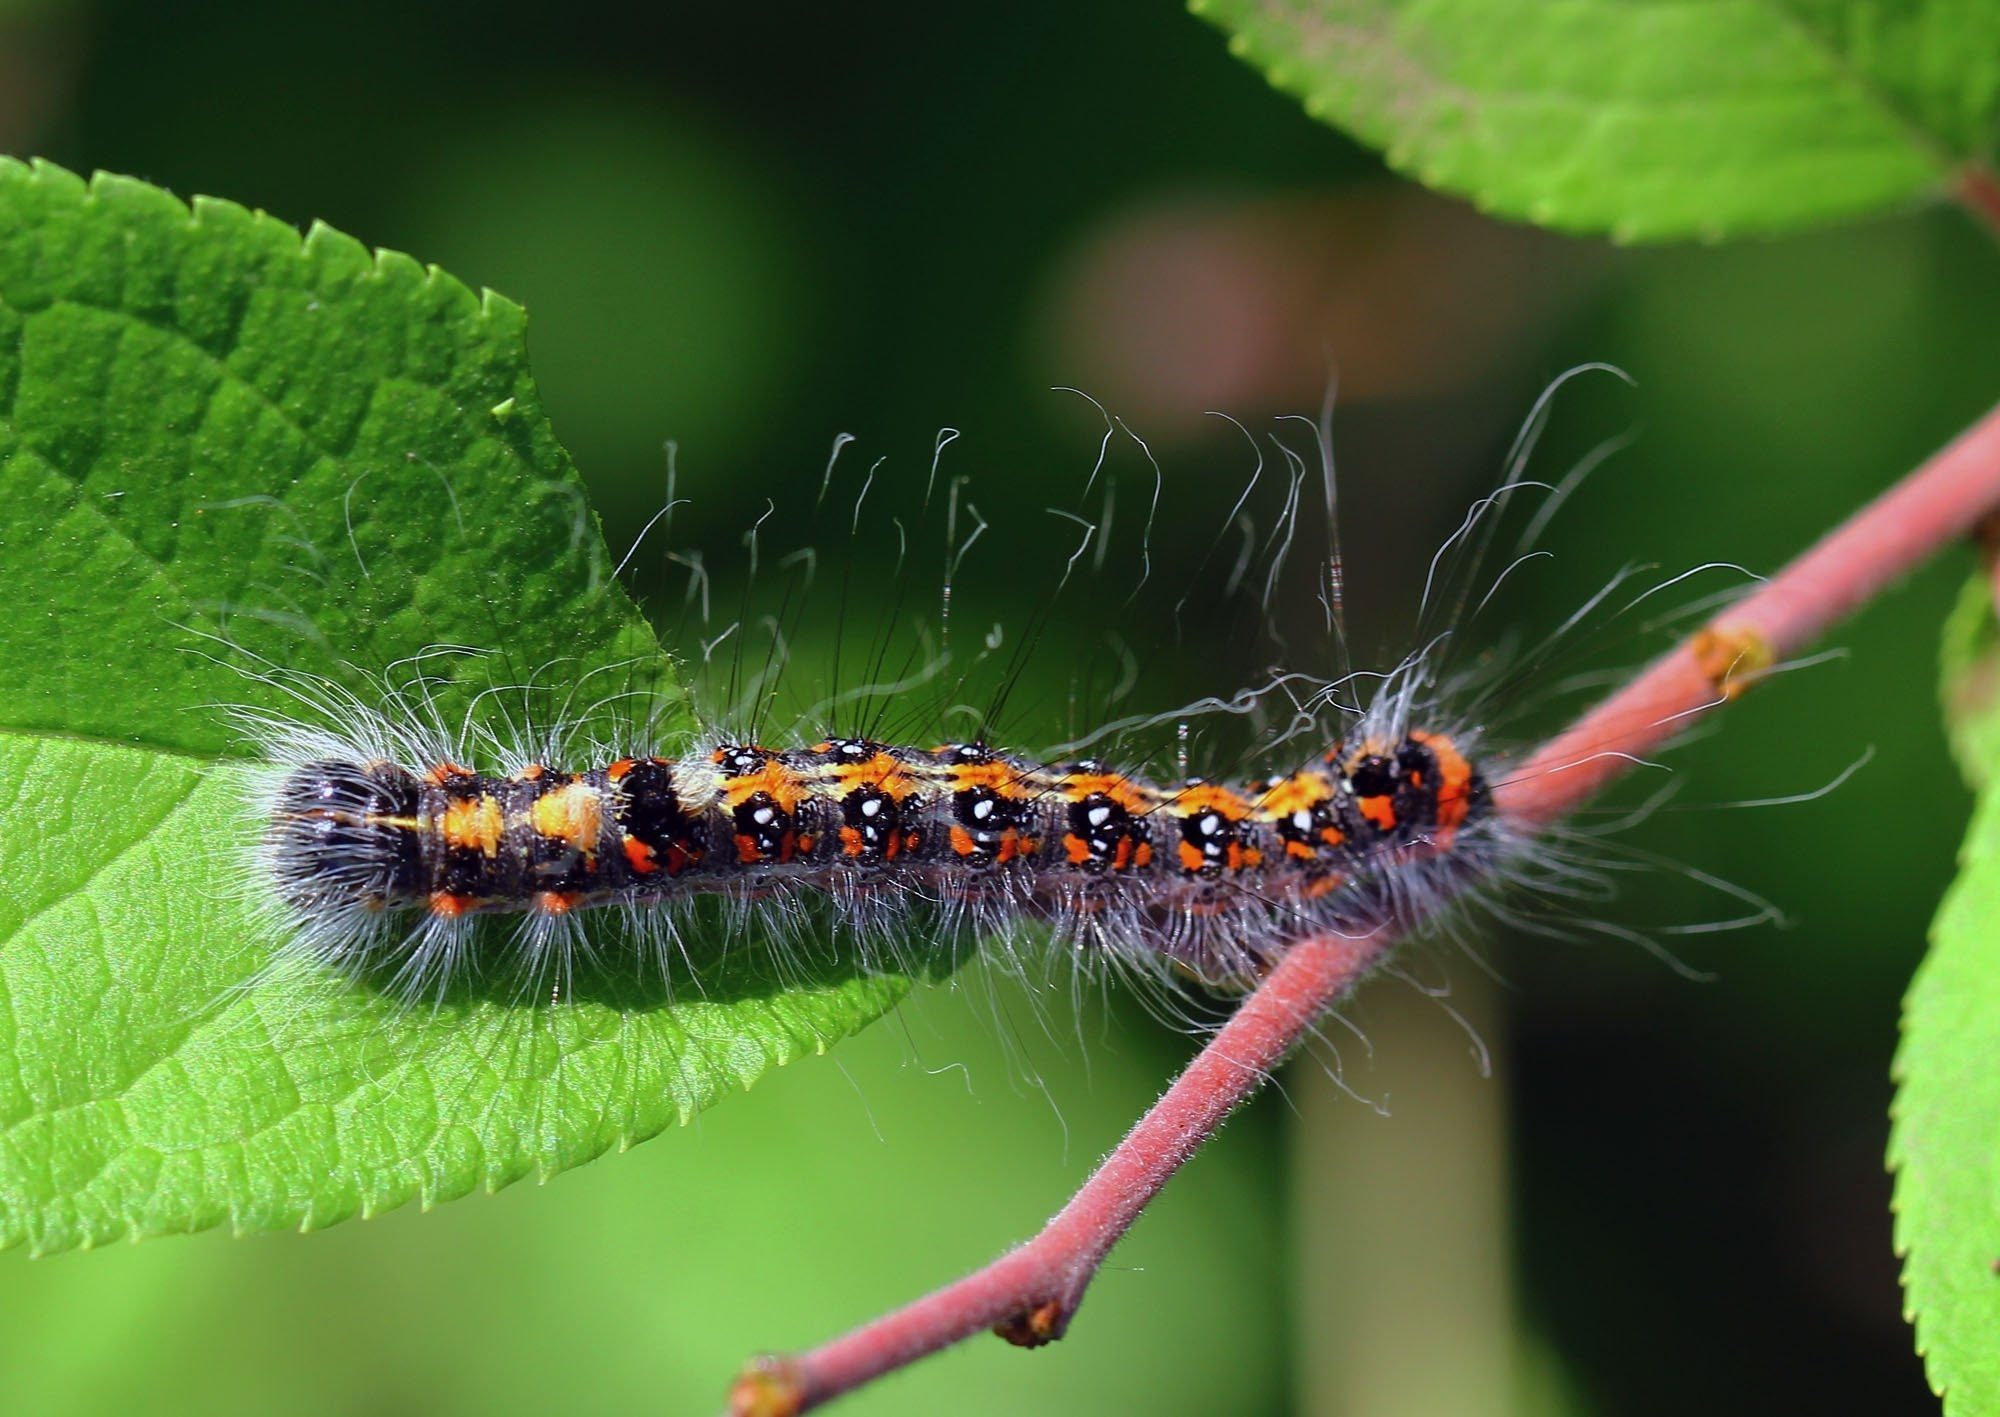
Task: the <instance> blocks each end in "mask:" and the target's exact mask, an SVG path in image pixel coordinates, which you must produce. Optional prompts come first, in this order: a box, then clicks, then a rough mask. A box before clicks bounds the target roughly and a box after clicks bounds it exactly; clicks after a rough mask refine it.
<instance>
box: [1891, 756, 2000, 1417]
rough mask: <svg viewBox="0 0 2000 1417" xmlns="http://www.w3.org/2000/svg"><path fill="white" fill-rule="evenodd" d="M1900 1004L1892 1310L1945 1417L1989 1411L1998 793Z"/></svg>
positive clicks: (1993, 1365)
mask: <svg viewBox="0 0 2000 1417" xmlns="http://www.w3.org/2000/svg"><path fill="white" fill-rule="evenodd" d="M1961 863H1962V864H1961V869H1960V872H1959V876H1958V880H1957V881H1956V882H1955V883H1954V884H1953V886H1952V888H1951V892H1950V894H1949V895H1947V896H1946V897H1945V902H1944V906H1943V908H1942V909H1941V910H1940V911H1939V913H1938V918H1937V924H1936V926H1935V927H1934V929H1933V931H1932V942H1931V949H1930V953H1929V954H1928V955H1927V956H1925V959H1924V962H1923V965H1922V967H1921V968H1919V969H1918V971H1917V977H1916V979H1915V980H1914V981H1913V982H1912V984H1911V985H1910V993H1909V997H1908V998H1907V999H1906V1000H1905V1001H1904V1004H1903V1042H1902V1046H1901V1047H1900V1048H1899V1049H1898V1050H1897V1054H1896V1068H1895V1074H1896V1080H1897V1087H1896V1101H1895V1105H1894V1107H1893V1109H1892V1112H1891V1115H1892V1117H1893V1120H1894V1126H1893V1128H1892V1130H1891V1133H1890V1139H1889V1162H1890V1165H1891V1166H1893V1167H1894V1168H1895V1171H1896V1192H1895V1210H1896V1249H1897V1252H1898V1253H1899V1254H1901V1255H1902V1257H1903V1289H1904V1310H1905V1312H1906V1314H1907V1315H1908V1317H1909V1318H1910V1320H1911V1322H1912V1323H1914V1324H1915V1325H1916V1331H1917V1335H1916V1336H1917V1351H1918V1352H1919V1353H1921V1354H1923V1355H1924V1366H1925V1369H1926V1370H1927V1371H1928V1373H1929V1375H1930V1380H1931V1386H1932V1387H1933V1388H1934V1389H1935V1390H1936V1391H1938V1392H1939V1393H1940V1394H1942V1395H1943V1397H1944V1400H1945V1404H1944V1406H1945V1412H1946V1413H1947V1414H1953V1415H1954V1417H1955V1415H1956V1414H1964V1415H1965V1417H1973V1414H1982V1417H1983V1414H1987V1413H1992V1412H1996V1411H2000V1344H1996V1343H1995V1342H1994V1335H1995V1334H2000V1068H1996V1067H1995V1066H1994V1060H1995V1059H1996V1058H2000V793H1996V792H1994V791H1992V790H1991V789H1990V788H1989V790H1988V791H1987V792H1986V794H1985V795H1984V796H1983V798H1982V799H1981V802H1980V805H1979V808H1978V810H1977V812H1976V813H1975V814H1974V817H1973V822H1972V828H1971V830H1970V831H1969V832H1968V833H1967V835H1966V839H1965V849H1964V851H1963V853H1962V855H1961Z"/></svg>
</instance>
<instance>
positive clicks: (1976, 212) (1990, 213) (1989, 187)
mask: <svg viewBox="0 0 2000 1417" xmlns="http://www.w3.org/2000/svg"><path fill="white" fill-rule="evenodd" d="M1952 195H1953V196H1955V197H1957V198H1958V204H1959V205H1960V206H1962V207H1964V208H1965V209H1966V210H1967V211H1968V212H1971V213H1972V215H1973V217H1974V218H1975V219H1976V220H1977V221H1978V222H1979V224H1980V225H1982V226H1984V227H1985V228H1986V230H1987V233H1988V234H1989V235H1992V236H1995V237H2000V176H1996V175H1995V174H1994V172H1993V169H1992V168H1991V167H1988V166H1987V165H1986V164H1985V163H1983V162H1968V163H1967V164H1966V165H1965V166H1963V167H1961V168H1959V170H1958V172H1957V174H1956V175H1955V176H1954V178H1953V181H1952Z"/></svg>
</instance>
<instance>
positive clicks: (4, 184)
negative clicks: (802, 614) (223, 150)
mask: <svg viewBox="0 0 2000 1417" xmlns="http://www.w3.org/2000/svg"><path fill="white" fill-rule="evenodd" d="M524 323H525V317H524V315H523V313H522V311H521V310H520V309H519V308H518V307H517V306H515V305H513V304H511V303H509V302H508V301H506V300H504V299H501V298H500V297H498V296H495V295H493V294H491V293H490V292H488V293H485V294H475V293H474V292H473V291H471V290H470V289H468V288H467V287H465V286H464V285H462V284H461V283H460V282H458V281H457V280H455V279H453V278H452V277H450V276H448V275H446V274H444V273H443V272H441V271H438V270H436V269H435V268H429V269H427V268H425V267H423V266H421V265H419V264H418V263H417V262H415V261H413V260H411V259H409V258H408V257H404V256H400V255H396V254H393V253H387V252H382V253H374V252H370V251H368V250H367V249H365V248H364V247H362V246H361V245H359V244H358V243H356V242H355V241H353V240H351V239H350V238H348V237H345V236H342V235H340V234H339V233H337V232H334V231H332V230H331V229H329V228H326V227H324V226H317V227H314V228H313V229H312V230H311V231H310V232H309V233H308V234H306V235H305V236H304V237H303V238H302V237H301V236H300V234H299V232H297V231H296V230H294V229H293V228H291V227H290V226H287V225H285V224H284V223H282V222H279V221H277V220H275V219H273V218H271V217H268V216H265V215H262V214H253V213H251V212H249V211H246V210H244V209H243V208H240V207H237V206H234V205H231V204H229V203H226V202H218V201H211V200H205V199H198V200H196V201H195V202H194V203H193V205H192V207H190V206H188V205H185V204H183V203H182V202H180V201H179V200H178V199H176V198H174V197H173V196H171V195H169V194H168V193H166V192H163V191H160V190H158V189H156V188H153V187H150V186H147V185H145V184H143V183H140V182H135V181H131V180H128V179H122V178H114V177H102V176H101V177H99V178H97V179H95V180H94V181H91V182H89V183H85V182H83V181H82V180H80V179H78V178H76V177H74V176H72V175H71V174H69V173H67V172H64V171H62V170H60V169H58V168H55V167H52V166H49V165H46V164H37V165H35V166H33V167H28V166H24V165H22V164H20V163H17V162H13V161H11V160H4V159H0V564H3V565H5V566H6V567H7V568H8V570H9V573H10V574H9V583H10V585H11V586H12V587H13V588H14V591H15V594H16V597H17V604H16V605H15V606H13V607H12V608H11V611H10V613H8V614H5V615H0V784H4V794H5V795H4V797H0V802H3V803H4V809H0V812H3V813H4V814H0V880H4V881H6V883H7V887H6V890H5V892H4V893H0V1245H19V1244H25V1245H27V1246H29V1247H30V1248H32V1249H34V1250H36V1251H48V1250H57V1249H63V1248H67V1247H71V1246H77V1245H92V1244H98V1243H102V1242H104V1241H106V1240H110V1239H114V1238H119V1237H127V1236H130V1237H137V1236H143V1235H151V1234H158V1233H162V1232H171V1231H186V1230H195V1229H200V1228H203V1227H206V1226H211V1225H217V1224H223V1223H227V1224H229V1225H231V1226H232V1227H234V1228H235V1229H236V1230H238V1231H250V1230H261V1229H270V1228H277V1227H288V1228H310V1227H314V1226H320V1225H325V1224H328V1223H331V1222H333V1221H336V1220H339V1219H342V1218H344V1217H347V1216H352V1215H356V1214H372V1213H376V1212H379V1211H382V1210H385V1209H387V1208H389V1207H392V1206H395V1205H399V1204H402V1203H403V1202H405V1201H408V1200H411V1199H417V1200H420V1201H422V1202H423V1203H425V1204H426V1205H428V1204H431V1203H433V1202H436V1201H438V1200H443V1199H448V1198H451V1197H454V1196H458V1195H463V1194H465V1193H466V1192H468V1191H471V1190H473V1189H474V1188H476V1187H483V1188H486V1189H489V1190H490V1189H494V1188H497V1187H499V1186H502V1185H505V1184H507V1183H509V1182H511V1181H514V1180H516V1179H519V1178H521V1177H523V1176H527V1175H531V1174H534V1175H547V1174H550V1173H552V1172H554V1171H557V1170H560V1169H562V1168H564V1167H567V1166H572V1165H575V1164H577V1163H578V1162H581V1161H584V1160H586V1159H588V1158H590V1157H592V1156H595V1155H597V1154H599V1153H601V1152H603V1151H605V1150H607V1149H609V1148H613V1147H622V1146H624V1145H627V1144H629V1143H631V1142H633V1141H636V1140H639V1139H642V1138H644V1137H647V1136H650V1135H652V1134H654V1133H656V1132H658V1131H660V1130H661V1129H662V1128H664V1127H665V1126H667V1125H668V1124H670V1123H672V1122H675V1121H677V1120H679V1121H685V1120H686V1119H687V1118H688V1117H690V1116H692V1115H693V1114H694V1113H695V1112H697V1111H699V1110H700V1109H701V1108H703V1107H706V1106H708V1105H709V1104H710V1103H712V1102H714V1101H715V1100H716V1099H717V1098H719V1097H720V1096H722V1095H723V1094H724V1093H725V1092H728V1091H730V1090H733V1089H735V1088H739V1087H742V1086H746V1085H748V1084H749V1083H750V1082H751V1081H753V1080H754V1079H755V1078H756V1077H757V1076H758V1075H759V1074H761V1073H762V1072H764V1071H765V1070H766V1069H767V1068H769V1067H771V1066H773V1065H775V1064H779V1063H783V1062H785V1061H788V1060H790V1059H792V1058H794V1057H797V1056H799V1055H801V1054H803V1053H808V1052H813V1051H819V1050H823V1049H824V1048H826V1047H827V1046H828V1045H829V1044H830V1043H832V1042H833V1041H835V1040H837V1039H838V1038H840V1037H842V1036H844V1035H846V1034H848V1033H851V1032H852V1031H854V1030H855V1029H857V1028H859V1027H861V1026H862V1025H863V1024H865V1023H867V1022H868V1021H870V1020H871V1019H873V1018H875V1017H877V1016H878V1015H879V1014H880V1013H881V1012H882V1011H883V1010H885V1009H886V1008H888V1007H889V1006H890V1005H891V1004H893V1002H894V1001H895V1000H896V999H897V998H898V997H900V995H901V993H902V992H903V990H904V989H905V988H906V987H907V981H905V980H903V979H901V978H899V977H895V976H865V975H863V974H861V973H859V972H858V971H856V970H854V969H853V968H852V967H843V966H840V965H838V964H835V963H832V962H828V963H826V964H824V965H822V966H814V967H811V968H807V969H805V970H802V971H801V970H797V969H795V970H794V971H793V972H791V973H788V974H787V975H786V977H785V978H784V979H783V980H782V981H780V980H779V979H777V978H776V977H775V976H774V973H773V968H772V964H771V961H770V960H769V959H768V958H767V957H766V956H765V955H764V953H763V952H760V951H757V950H754V949H739V950H733V951H728V952H726V953H724V954H723V955H722V956H721V957H719V958H718V959H717V960H716V961H714V962H713V964H712V965H711V966H710V967H706V968H704V970H703V971H702V973H701V976H700V978H699V979H698V980H690V981H687V982H686V983H685V985H684V986H681V987H676V988H675V989H673V990H672V991H666V990H659V991H655V992H654V993H648V992H647V991H645V990H643V989H639V988H637V987H636V986H635V987H634V988H632V989H630V990H626V991H623V992H621V991H620V989H618V988H616V987H612V988H607V989H605V990H602V991H600V992H599V993H598V994H597V995H596V996H593V997H590V998H580V999H572V1000H569V1001H565V1002H564V1003H562V1004H561V1005H560V1006H557V1007H548V1006H545V1005H544V1006H536V1005H533V1004H524V1003H519V1002H515V1001H512V1000H511V999H477V998H474V999H467V1000H462V1001H454V1002H453V1003H452V1004H450V1005H449V1006H447V1007H445V1008H442V1009H439V1010H437V1011H430V1010H409V1009H400V1008H397V1007H395V1006H393V1005H391V1004H390V1003H389V1002H388V1001H386V1000H384V999H382V998H380V997H378V996H376V995H374V994H372V993H370V992H369V991H367V990H365V989H362V988H358V987H355V986H349V985H338V984H334V983H332V982H331V981H324V980H310V979H302V978H300V977H298V976H297V974H296V972H293V973H291V974H283V975H281V974H274V973H273V972H272V971H271V969H270V966H271V962H272V960H273V958H274V955H275V953H276V950H277V947H278V944H279V941H278V939H277V938H276V937H275V936H274V932H273V930H272V929H271V927H270V926H269V925H268V924H266V923H262V922H261V921H260V919H259V917H258V914H257V911H256V909H255V905H256V895H257V888H256V886H255V884H254V881H252V880H251V879H250V878H249V877H248V875H247V873H246V872H245V871H244V869H243V865H242V863H243V861H244V859H245V853H246V849H247V846H248V844H249V843H250V842H251V841H252V840H254V837H255V833H256V824H255V822H254V821H253V820H251V819H250V814H249V813H248V812H247V810H246V794H245V782H246V779H247V768H248V764H247V763H246V762H245V761H244V760H243V755H244V754H245V752H246V750H245V748H244V747H243V746H242V744H241V743H240V741H239V740H238V737H237V735H236V734H235V733H234V732H233V731H232V730H231V728H230V726H229V724H228V722H227V721H226V720H225V718H224V717H223V716H222V715H221V714H220V713H218V711H217V707H216V706H217V705H241V706H246V707H249V708H252V709H263V710H275V711H278V712H285V711H287V710H288V708H295V706H293V705H290V704H289V701H288V700H287V699H286V697H285V695H284V693H283V691H282V689H281V688H280V687H279V686H277V685H276V684H274V683H273V682H271V680H270V678H268V677H259V675H258V673H257V670H258V668H259V666H260V665H265V664H275V665H281V666H284V668H285V669H287V670H288V671H292V672H295V673H303V674H312V675H317V676H322V677H324V678H325V679H326V680H327V681H328V682H330V683H335V684H341V685H345V686H347V687H350V688H359V689H361V691H362V692H364V693H365V692H366V690H365V687H363V686H364V684H365V681H364V680H363V679H362V678H360V677H359V675H358V673H357V669H358V670H360V671H368V672H382V671H384V670H386V669H387V668H388V667H389V666H393V665H396V664H398V663H402V662H408V661H410V660H411V659H412V657H413V656H419V655H422V654H424V653H425V651H427V650H431V649H433V648H434V647H436V646H440V645H453V646H475V647H479V648H481V649H482V650H486V651H495V652H498V653H497V654H494V655H485V656H446V657H443V658H439V657H436V656H432V657H431V658H429V659H426V660H424V661H423V663H424V666H425V672H426V675H427V677H428V678H429V679H430V680H431V681H432V683H431V691H432V692H431V697H432V698H433V699H434V701H435V702H436V703H437V705H438V707H439V712H440V713H441V714H442V715H443V716H444V717H445V718H446V720H447V721H455V720H456V717H457V716H459V715H468V716H469V717H470V719H471V720H472V721H473V722H474V723H475V724H483V723H485V722H487V720H488V717H489V716H492V715H498V714H502V713H504V712H505V710H504V707H503V706H500V705H498V704H497V703H496V699H497V698H498V697H499V696H497V695H495V694H493V693H491V692H490V690H491V689H492V688H493V687H494V686H495V685H496V684H509V683H513V682H517V681H518V680H519V679H522V678H530V679H541V678H548V677H555V678H558V679H568V680H569V681H571V682H576V681H579V680H581V681H586V682H587V681H589V679H590V678H591V677H592V676H593V675H597V676H611V677H613V678H615V680H616V682H617V684H618V685H620V686H621V687H623V688H625V689H626V690H627V692H626V694H624V695H623V696H621V698H622V699H625V700H629V699H631V698H634V697H644V698H645V699H646V700H647V701H648V702H649V703H652V704H654V705H655V706H656V708H657V706H658V705H661V704H664V705H665V706H666V712H667V715H668V719H669V721H670V722H678V723H682V724H684V723H685V722H686V721H687V715H686V713H685V710H684V709H680V708H678V707H677V703H676V700H675V699H674V697H673V696H674V693H675V690H674V689H673V688H672V681H671V674H670V671H669V669H668V665H667V660H666V657H665V655H664V653H663V651H662V650H661V648H660V646H659V644H658V642H657V641H656V639H655V637H654V635H653V632H652V630H651V629H650V627H649V626H648V624H647V623H646V621H645V619H644V617H643V616H642V615H641V614H640V613H639V612H638V610H637V609H636V608H635V607H634V606H633V604H632V603H631V601H630V600H629V599H628V598H627V597H626V596H625V594H624V593H623V592H622V590H620V589H619V587H618V586H617V585H616V583H615V579H614V578H613V577H612V575H611V574H610V570H609V560H608V557H607V555H606V552H605V548H604V545H603V540H602V536H601V534H600V532H599V530H598V527H597V522H596V518H595V517H594V515H592V514H591V513H590V512H589V510H588V508H587V505H586V503H585V501H584V496H583V489H582V486H581V483H580V482H579V480H578V478H577V477H576V474H575V470H574V468H573V467H572V466H571V464H570V461H569V458H568V456H567V455H566V454H565V453H564V452H563V450H562V448H561V447H560V446H559V445H558V444H557V442H556V440H555V437H554V434H553V432H552V430H551V429H550V427H549V424H548V420H547V417H546V416H545V414H544V412H543V410H542V406H541V402H540V400H539V397H538V396H537V394H536V391H535V388H534V384H533V382H532V380H531V379H530V377H529V374H528V369H527V360H526V352H525V345H524ZM605 697H607V698H608V697H610V696H605ZM598 712H599V713H600V714H602V715H611V716H612V717H613V718H615V716H616V715H615V713H614V710H612V709H610V708H603V709H600V710H599V711H598ZM619 712H622V711H619ZM585 719H586V721H585V723H584V724H583V726H584V728H585V729H586V730H592V729H597V730H602V731H603V732H605V733H615V732H616V730H617V722H616V721H612V720H611V719H607V721H606V722H602V723H593V722H590V721H589V717H588V715H585Z"/></svg>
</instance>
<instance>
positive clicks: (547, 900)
mask: <svg viewBox="0 0 2000 1417" xmlns="http://www.w3.org/2000/svg"><path fill="white" fill-rule="evenodd" d="M582 903H583V894H582V892H580V891H542V892H541V893H540V894H538V895H537V896H536V897H535V909H537V910H539V911H541V912H542V914H544V915H567V914H569V913H570V912H571V911H572V910H574V909H576V908H577V906H579V905H581V904H582Z"/></svg>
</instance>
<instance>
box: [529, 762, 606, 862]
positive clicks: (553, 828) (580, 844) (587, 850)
mask: <svg viewBox="0 0 2000 1417" xmlns="http://www.w3.org/2000/svg"><path fill="white" fill-rule="evenodd" d="M528 824H529V825H530V826H532V827H533V828H534V829H535V830H536V831H537V832H539V833H540V834H541V835H543V836H545V837H548V838H549V839H550V840H552V841H560V842H566V843H567V844H569V845H570V846H573V847H575V848H576V849H577V850H578V851H580V852H582V853H583V856H584V859H585V860H586V861H590V860H592V859H594V858H595V857H596V855H597V843H598V841H599V840H600V839H601V838H602V836H603V833H604V803H603V800H602V798H601V797H600V796H599V795H598V792H597V789H596V788H594V787H592V786H591V785H590V784H589V783H587V782H584V781H582V780H578V781H575V782H571V783H569V784H567V785H566V786H563V787H558V788H557V789H556V790H555V791H554V792H545V793H543V794H542V795H541V796H540V797H537V798H536V799H535V805H534V806H533V807H531V808H529V809H528Z"/></svg>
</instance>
